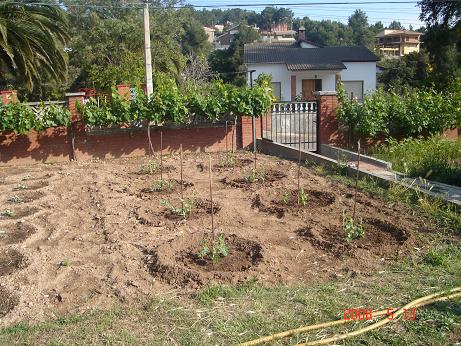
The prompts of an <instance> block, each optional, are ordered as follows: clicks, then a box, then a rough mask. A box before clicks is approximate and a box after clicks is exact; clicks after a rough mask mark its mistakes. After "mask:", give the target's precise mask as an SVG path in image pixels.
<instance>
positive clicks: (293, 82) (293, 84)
mask: <svg viewBox="0 0 461 346" xmlns="http://www.w3.org/2000/svg"><path fill="white" fill-rule="evenodd" d="M291 101H296V76H291Z"/></svg>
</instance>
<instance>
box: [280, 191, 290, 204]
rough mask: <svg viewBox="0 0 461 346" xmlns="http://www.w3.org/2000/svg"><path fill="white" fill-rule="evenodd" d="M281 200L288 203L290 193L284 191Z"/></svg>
mask: <svg viewBox="0 0 461 346" xmlns="http://www.w3.org/2000/svg"><path fill="white" fill-rule="evenodd" d="M282 202H283V203H285V204H288V203H289V202H290V193H289V192H288V191H285V192H284V193H283V195H282Z"/></svg>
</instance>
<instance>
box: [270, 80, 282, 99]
mask: <svg viewBox="0 0 461 346" xmlns="http://www.w3.org/2000/svg"><path fill="white" fill-rule="evenodd" d="M272 95H274V97H275V98H276V100H277V101H280V99H281V98H282V83H280V82H272Z"/></svg>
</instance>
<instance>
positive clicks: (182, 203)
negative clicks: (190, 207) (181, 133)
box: [179, 143, 184, 209]
mask: <svg viewBox="0 0 461 346" xmlns="http://www.w3.org/2000/svg"><path fill="white" fill-rule="evenodd" d="M179 155H180V165H181V205H182V208H183V209H184V192H183V189H184V184H183V181H182V143H181V144H180V145H179Z"/></svg>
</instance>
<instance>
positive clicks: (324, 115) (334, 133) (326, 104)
mask: <svg viewBox="0 0 461 346" xmlns="http://www.w3.org/2000/svg"><path fill="white" fill-rule="evenodd" d="M317 100H318V102H319V104H318V107H319V119H318V121H319V127H318V129H319V133H318V134H317V135H318V141H319V143H320V144H339V142H341V140H342V138H341V135H340V133H339V131H338V120H337V118H336V109H337V107H338V97H337V96H336V94H331V95H319V96H317Z"/></svg>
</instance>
